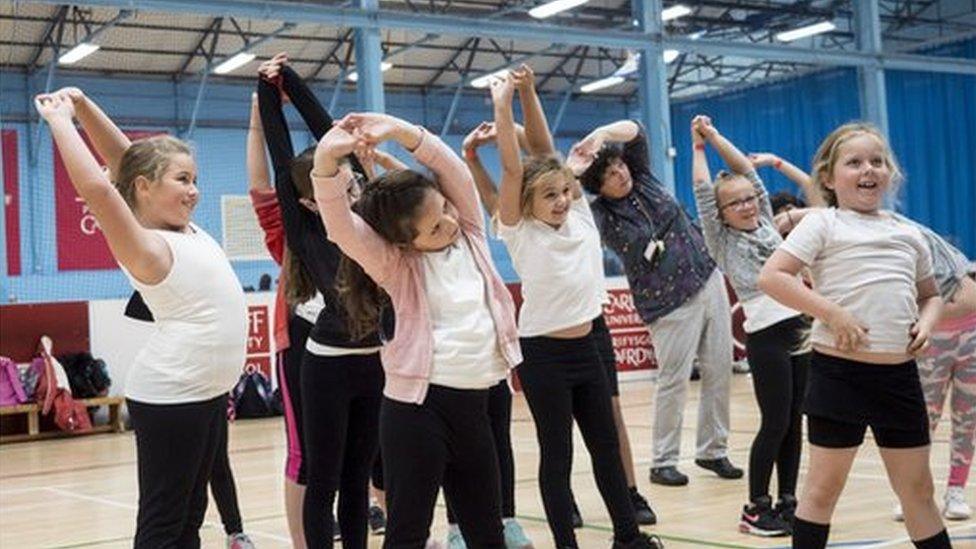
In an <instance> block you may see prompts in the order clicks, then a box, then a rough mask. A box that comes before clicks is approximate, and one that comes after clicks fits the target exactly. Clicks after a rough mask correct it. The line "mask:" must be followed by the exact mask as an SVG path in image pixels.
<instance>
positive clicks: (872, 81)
mask: <svg viewBox="0 0 976 549" xmlns="http://www.w3.org/2000/svg"><path fill="white" fill-rule="evenodd" d="M854 5H855V6H856V8H855V9H856V10H857V11H856V12H855V17H854V21H855V26H856V29H855V32H854V34H855V36H856V37H857V47H858V49H859V50H860V51H861V53H865V54H870V55H876V56H878V62H877V63H876V64H872V65H865V66H861V67H858V68H857V82H858V89H859V92H860V93H859V96H860V102H861V117H862V118H864V119H865V120H868V121H869V122H871V123H872V124H874V125H875V126H877V127H878V129H880V130H881V133H883V134H884V135H885V136H887V135H888V98H887V95H886V93H885V72H884V69H883V68H882V65H881V59H880V55H881V16H880V13H879V8H878V0H861V1H859V2H854Z"/></svg>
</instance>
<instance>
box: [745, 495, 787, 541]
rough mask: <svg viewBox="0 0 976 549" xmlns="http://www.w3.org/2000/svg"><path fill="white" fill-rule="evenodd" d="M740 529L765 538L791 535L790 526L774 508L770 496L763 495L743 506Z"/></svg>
mask: <svg viewBox="0 0 976 549" xmlns="http://www.w3.org/2000/svg"><path fill="white" fill-rule="evenodd" d="M739 531H740V532H742V533H743V534H752V535H754V536H761V537H764V538H771V537H777V536H788V535H790V526H789V525H788V524H786V522H784V521H783V519H782V518H780V516H779V513H777V512H776V511H774V510H773V507H772V505H771V504H770V500H769V497H768V496H766V497H762V498H759V499H758V500H756V501H754V502H752V503H750V504H749V505H745V506H743V507H742V518H740V519H739Z"/></svg>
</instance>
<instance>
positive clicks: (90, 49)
mask: <svg viewBox="0 0 976 549" xmlns="http://www.w3.org/2000/svg"><path fill="white" fill-rule="evenodd" d="M99 48H101V46H99V45H98V44H92V43H91V42H82V43H80V44H78V45H77V46H75V47H73V48H71V49H70V50H68V51H67V52H65V53H64V55H62V56H61V57H58V63H61V64H62V65H70V64H72V63H77V62H78V61H81V60H82V59H84V58H85V57H88V56H89V55H91V54H93V53H95V52H96V51H98V49H99Z"/></svg>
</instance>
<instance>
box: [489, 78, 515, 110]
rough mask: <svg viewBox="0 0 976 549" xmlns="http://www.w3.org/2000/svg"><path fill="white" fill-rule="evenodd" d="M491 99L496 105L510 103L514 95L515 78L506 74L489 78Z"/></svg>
mask: <svg viewBox="0 0 976 549" xmlns="http://www.w3.org/2000/svg"><path fill="white" fill-rule="evenodd" d="M490 86H491V100H492V101H494V102H495V104H496V105H506V104H507V105H511V103H512V96H513V95H515V80H514V79H513V78H512V77H511V76H510V75H508V74H505V75H502V76H499V77H497V78H492V79H491V83H490Z"/></svg>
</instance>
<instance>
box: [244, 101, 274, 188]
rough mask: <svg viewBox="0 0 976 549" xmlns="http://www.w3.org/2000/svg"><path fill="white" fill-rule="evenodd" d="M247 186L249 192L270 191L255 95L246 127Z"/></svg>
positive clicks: (269, 177) (259, 115)
mask: <svg viewBox="0 0 976 549" xmlns="http://www.w3.org/2000/svg"><path fill="white" fill-rule="evenodd" d="M247 186H248V189H249V190H251V191H271V190H272V188H271V175H270V174H269V173H268V158H267V156H266V155H265V152H264V126H262V125H261V111H260V108H259V107H258V94H257V93H252V94H251V117H250V123H249V124H248V126H247Z"/></svg>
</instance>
